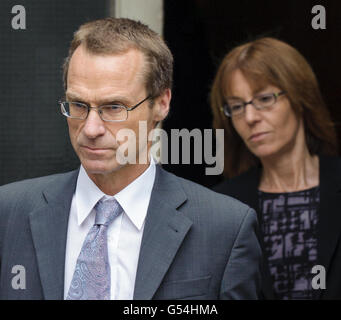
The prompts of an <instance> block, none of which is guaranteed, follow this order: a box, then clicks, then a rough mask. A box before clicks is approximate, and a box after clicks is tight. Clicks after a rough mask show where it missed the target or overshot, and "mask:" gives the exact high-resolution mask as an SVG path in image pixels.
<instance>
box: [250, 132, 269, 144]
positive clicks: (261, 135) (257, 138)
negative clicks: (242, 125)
mask: <svg viewBox="0 0 341 320" xmlns="http://www.w3.org/2000/svg"><path fill="white" fill-rule="evenodd" d="M268 133H269V132H259V133H255V134H253V135H251V136H250V138H249V140H250V141H253V142H256V141H260V140H262V139H263V138H264V137H265V136H266V135H267V134H268Z"/></svg>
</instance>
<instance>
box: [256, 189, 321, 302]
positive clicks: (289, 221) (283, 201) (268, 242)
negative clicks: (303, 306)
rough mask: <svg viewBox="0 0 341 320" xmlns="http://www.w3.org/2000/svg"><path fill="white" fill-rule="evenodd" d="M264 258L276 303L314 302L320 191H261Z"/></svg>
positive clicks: (259, 193) (259, 192)
mask: <svg viewBox="0 0 341 320" xmlns="http://www.w3.org/2000/svg"><path fill="white" fill-rule="evenodd" d="M258 195H259V205H260V208H261V213H262V221H261V228H262V232H263V236H264V246H265V248H264V251H265V252H264V255H265V257H266V258H267V260H268V265H269V269H270V274H271V277H272V281H273V284H274V290H275V294H276V296H277V299H281V300H288V299H306V300H307V299H314V295H315V293H314V291H315V290H313V289H312V285H311V283H312V282H311V281H312V278H313V276H314V275H313V274H312V273H311V269H312V267H313V266H314V265H315V264H316V259H317V236H316V226H317V221H318V216H317V210H318V207H319V203H320V188H319V187H318V186H317V187H314V188H311V189H308V190H303V191H296V192H288V193H267V192H262V191H258Z"/></svg>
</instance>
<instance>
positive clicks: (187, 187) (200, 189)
mask: <svg viewBox="0 0 341 320" xmlns="http://www.w3.org/2000/svg"><path fill="white" fill-rule="evenodd" d="M165 172H166V174H167V175H169V176H170V177H171V178H172V179H175V180H177V182H178V183H179V184H180V185H181V187H182V189H183V191H184V192H185V194H186V196H187V201H188V205H189V206H190V207H191V208H192V209H194V210H196V211H197V212H202V213H203V214H204V215H205V216H206V217H208V219H217V220H218V221H219V220H226V219H227V220H230V219H237V220H240V219H243V218H244V217H245V215H246V214H247V213H248V212H249V211H250V207H249V206H247V205H246V204H244V203H242V202H241V201H239V200H237V199H235V198H233V197H231V196H228V195H224V194H221V193H218V192H215V191H213V190H210V189H208V188H206V187H204V186H202V185H200V184H198V183H195V182H193V181H190V180H188V179H185V178H181V177H178V176H176V175H174V174H172V173H170V172H167V171H165Z"/></svg>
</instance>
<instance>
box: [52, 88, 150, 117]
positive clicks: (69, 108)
mask: <svg viewBox="0 0 341 320" xmlns="http://www.w3.org/2000/svg"><path fill="white" fill-rule="evenodd" d="M150 98H151V96H150V95H149V96H148V97H146V98H145V99H143V100H142V101H140V102H139V103H138V104H135V105H134V106H132V107H127V106H125V105H123V104H111V105H103V106H99V107H90V106H88V105H87V104H85V103H81V102H73V101H59V104H60V109H61V112H62V114H63V115H64V116H65V117H68V118H72V119H79V120H85V119H86V118H87V117H88V114H89V112H90V109H95V110H97V112H98V114H99V116H100V117H101V119H102V120H103V121H109V122H121V121H125V120H127V119H128V111H132V110H134V109H135V108H137V107H138V106H139V105H141V104H142V103H143V102H145V101H146V100H148V99H150Z"/></svg>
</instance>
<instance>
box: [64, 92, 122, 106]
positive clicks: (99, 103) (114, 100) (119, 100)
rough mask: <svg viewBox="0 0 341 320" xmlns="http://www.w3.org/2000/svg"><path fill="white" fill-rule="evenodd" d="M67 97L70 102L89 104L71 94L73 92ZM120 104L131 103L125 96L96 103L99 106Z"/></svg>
mask: <svg viewBox="0 0 341 320" xmlns="http://www.w3.org/2000/svg"><path fill="white" fill-rule="evenodd" d="M65 97H66V98H67V99H68V100H72V101H79V102H84V103H88V102H86V101H85V100H84V99H82V98H81V97H80V96H78V95H77V94H74V93H71V92H67V93H66V94H65ZM118 102H120V103H124V104H129V101H128V100H127V98H125V97H123V96H113V97H108V98H105V99H100V100H97V101H96V104H97V105H107V104H113V103H118Z"/></svg>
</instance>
